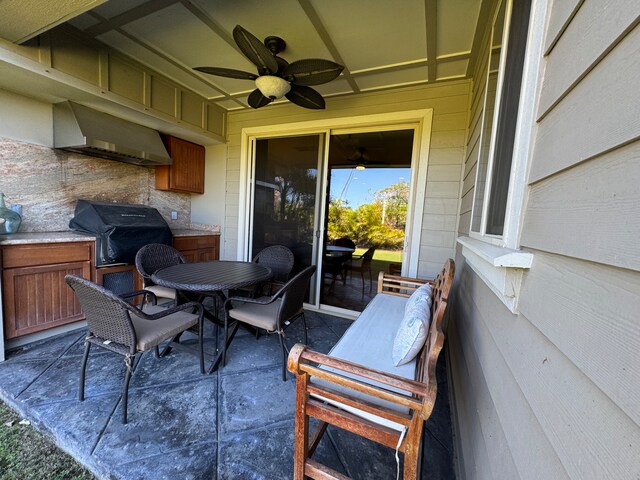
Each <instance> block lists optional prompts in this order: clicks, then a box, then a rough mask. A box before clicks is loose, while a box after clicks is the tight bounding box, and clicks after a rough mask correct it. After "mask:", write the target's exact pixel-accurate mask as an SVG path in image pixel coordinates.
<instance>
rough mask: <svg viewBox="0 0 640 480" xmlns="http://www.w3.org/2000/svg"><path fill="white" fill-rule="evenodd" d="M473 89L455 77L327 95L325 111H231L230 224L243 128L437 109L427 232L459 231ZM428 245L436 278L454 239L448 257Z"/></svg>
mask: <svg viewBox="0 0 640 480" xmlns="http://www.w3.org/2000/svg"><path fill="white" fill-rule="evenodd" d="M469 90H470V82H469V81H455V82H449V83H440V84H436V85H430V86H421V87H408V88H404V89H396V90H389V91H384V92H370V93H365V94H361V95H358V96H350V97H335V98H327V99H326V100H327V109H326V110H323V111H310V110H306V109H301V108H300V107H297V106H295V105H291V104H288V103H287V104H283V105H273V106H270V107H269V108H266V109H260V110H246V111H240V112H232V113H229V117H228V119H229V123H228V132H229V137H228V138H229V158H228V160H227V168H228V169H229V170H231V172H230V173H229V174H228V179H229V182H228V183H227V200H228V201H229V205H228V206H227V211H226V213H227V216H226V219H227V225H230V224H233V225H234V226H237V225H238V205H239V203H240V201H239V197H238V192H239V184H238V185H236V184H235V183H234V182H239V180H240V151H241V145H240V142H241V132H242V129H243V128H250V127H257V126H263V125H278V124H287V123H295V122H305V121H310V120H323V119H331V118H341V117H350V116H359V115H367V114H378V113H388V112H398V111H407V110H417V109H426V108H433V111H434V114H433V121H432V133H431V140H430V151H429V165H428V171H427V188H426V194H425V200H424V201H425V209H424V216H423V221H422V232H423V234H425V235H428V234H430V233H433V234H434V235H437V234H438V232H440V233H443V234H446V233H453V232H455V229H456V224H457V215H458V210H459V205H458V202H459V199H458V196H459V195H458V194H459V184H460V176H461V170H462V164H463V159H464V148H465V136H466V128H467V123H468V105H469ZM235 230H236V232H235V235H227V236H226V242H225V245H224V248H223V252H224V253H223V255H224V258H226V259H230V258H235V257H236V251H237V243H238V237H237V228H236V229H235ZM423 245H424V246H423V247H422V248H421V249H420V253H419V259H418V260H419V262H418V275H419V276H423V277H433V276H435V275H436V274H437V272H438V271H439V269H440V267H441V266H442V263H443V261H444V260H445V259H446V258H449V257H450V256H452V254H453V249H454V244H453V242H452V243H451V245H449V246H448V247H447V254H446V256H443V252H442V250H437V247H440V248H442V247H444V246H433V245H428V244H423Z"/></svg>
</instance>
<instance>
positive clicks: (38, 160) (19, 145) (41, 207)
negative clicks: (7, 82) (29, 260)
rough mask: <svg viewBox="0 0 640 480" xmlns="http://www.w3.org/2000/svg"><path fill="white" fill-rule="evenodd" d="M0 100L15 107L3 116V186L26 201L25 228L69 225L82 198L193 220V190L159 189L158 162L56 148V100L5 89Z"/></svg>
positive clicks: (186, 222) (176, 224)
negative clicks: (137, 206) (148, 208)
mask: <svg viewBox="0 0 640 480" xmlns="http://www.w3.org/2000/svg"><path fill="white" fill-rule="evenodd" d="M0 105H1V106H2V108H1V110H2V111H3V112H5V111H8V112H11V114H10V115H4V114H3V115H1V116H0V117H1V118H0V192H3V193H4V194H5V195H6V199H5V200H6V202H7V204H10V203H19V204H21V205H23V213H22V224H21V226H20V231H21V232H52V231H64V230H68V228H69V219H70V218H71V217H72V216H73V211H74V209H75V204H76V200H77V199H79V198H85V199H90V200H97V201H106V202H111V201H114V202H123V203H141V204H145V205H151V206H153V207H155V208H157V209H158V210H159V211H160V213H162V215H163V216H164V218H165V219H166V220H167V223H169V226H171V227H172V228H188V227H189V226H190V224H191V195H190V194H183V193H174V192H162V191H159V190H156V189H155V170H154V169H153V168H146V167H139V166H137V165H129V164H126V163H120V162H115V161H112V160H103V159H101V158H93V157H89V156H86V155H79V154H75V153H68V152H64V151H60V150H54V149H52V148H51V144H52V142H53V124H52V118H53V115H52V110H51V105H49V104H46V103H42V102H38V101H35V100H32V99H29V98H26V97H22V96H20V95H16V94H12V93H9V92H4V91H0ZM5 108H6V110H5ZM171 211H177V212H178V220H171Z"/></svg>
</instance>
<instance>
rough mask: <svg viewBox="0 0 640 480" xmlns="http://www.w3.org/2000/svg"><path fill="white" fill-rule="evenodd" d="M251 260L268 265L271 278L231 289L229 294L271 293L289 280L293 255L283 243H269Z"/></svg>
mask: <svg viewBox="0 0 640 480" xmlns="http://www.w3.org/2000/svg"><path fill="white" fill-rule="evenodd" d="M252 262H253V263H259V264H260V265H264V266H265V267H269V268H270V269H271V272H272V274H273V276H272V277H271V280H269V281H267V282H264V283H261V284H259V285H255V286H253V287H245V288H240V289H237V290H232V291H231V292H229V296H232V297H257V296H260V295H271V294H272V292H273V291H274V290H276V289H278V288H280V287H281V286H282V285H284V284H285V282H286V281H287V280H289V274H290V273H291V270H293V263H294V256H293V252H292V251H291V250H290V249H289V248H287V247H285V246H284V245H271V246H269V247H265V248H263V249H262V250H260V251H259V252H258V253H257V254H256V256H255V257H253V260H252Z"/></svg>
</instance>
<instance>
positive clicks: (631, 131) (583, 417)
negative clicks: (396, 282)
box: [448, 0, 640, 479]
mask: <svg viewBox="0 0 640 480" xmlns="http://www.w3.org/2000/svg"><path fill="white" fill-rule="evenodd" d="M639 15H640V4H638V3H637V2H636V1H634V0H625V1H618V2H609V1H605V2H588V1H587V2H577V1H566V2H560V1H555V2H553V5H552V6H551V8H550V18H549V19H548V23H547V33H546V41H545V43H546V45H545V48H546V53H545V57H544V59H543V67H542V68H543V71H544V76H543V79H542V84H541V90H540V98H539V106H538V114H537V126H536V127H535V130H534V132H533V135H534V136H533V143H534V146H533V151H532V153H531V156H530V159H529V166H530V172H529V178H528V201H527V205H526V208H525V211H524V213H523V215H524V224H523V230H522V235H521V240H520V243H521V246H522V248H524V249H526V250H529V251H531V252H533V253H534V261H533V266H532V267H531V269H530V270H529V271H527V272H526V273H525V275H524V278H523V285H522V290H521V294H520V300H519V314H516V315H514V314H511V313H510V312H509V311H508V310H507V309H506V307H505V306H504V305H503V304H502V303H501V302H500V301H499V300H498V299H497V297H496V296H495V295H494V294H493V293H492V291H491V290H490V289H489V288H488V287H487V285H486V284H485V283H484V282H483V280H481V279H480V277H478V275H476V273H475V272H474V271H473V270H472V269H471V268H469V267H468V266H467V265H465V263H464V258H463V256H462V255H461V254H459V255H457V267H458V274H457V278H456V285H455V299H454V302H453V303H454V307H455V310H454V316H453V318H452V321H451V322H450V325H449V347H448V348H449V359H450V365H451V369H452V378H453V389H454V398H455V412H456V414H455V415H456V418H455V423H456V425H457V430H458V431H457V433H458V435H457V443H458V445H457V447H458V449H457V450H458V455H459V465H458V467H459V472H460V476H461V477H462V478H470V479H471V478H474V479H475V478H505V479H514V478H554V479H560V478H575V479H604V478H612V479H613V478H615V479H637V478H639V477H640V456H639V455H638V451H640V328H638V318H637V312H638V311H639V310H640V254H639V253H638V248H637V247H638V238H640V189H638V187H637V184H638V179H639V178H640V161H639V160H640V141H638V140H637V139H638V138H639V137H640V121H639V120H638V115H637V112H638V111H640V96H638V91H637V78H638V74H640V60H639V57H638V51H639V49H640V27H638V26H637V19H638V18H639ZM486 43H487V40H485V48H486ZM478 68H481V67H480V66H479V67H478ZM475 77H476V78H481V77H479V76H478V75H477V72H476V76H475ZM481 94H482V92H480V91H477V90H476V89H474V92H473V96H472V109H471V115H470V118H471V120H470V124H469V138H468V146H467V150H468V156H467V160H466V164H465V175H466V177H465V180H464V185H463V191H462V203H461V210H460V213H461V222H460V228H459V233H460V234H466V233H467V232H468V225H469V220H470V208H471V204H470V203H469V201H468V199H467V198H468V196H469V195H472V192H473V181H474V180H473V178H472V175H473V173H472V172H473V170H474V168H475V165H473V162H474V161H475V158H477V152H476V153H474V150H475V143H476V141H477V140H476V139H477V133H476V131H477V129H478V127H477V124H478V120H477V118H478V112H477V110H478V108H479V109H481V105H480V106H479V107H478V106H476V105H478V102H479V97H480V96H481ZM480 103H481V102H480ZM467 172H468V173H467ZM465 218H466V220H465Z"/></svg>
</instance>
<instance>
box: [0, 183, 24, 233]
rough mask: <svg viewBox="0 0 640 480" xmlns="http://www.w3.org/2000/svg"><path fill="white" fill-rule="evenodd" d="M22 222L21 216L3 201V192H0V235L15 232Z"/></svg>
mask: <svg viewBox="0 0 640 480" xmlns="http://www.w3.org/2000/svg"><path fill="white" fill-rule="evenodd" d="M20 223H22V217H21V216H20V214H18V213H17V212H14V211H13V210H11V209H10V208H7V206H6V205H5V203H4V193H0V235H6V234H8V233H16V232H17V231H18V228H20Z"/></svg>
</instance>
